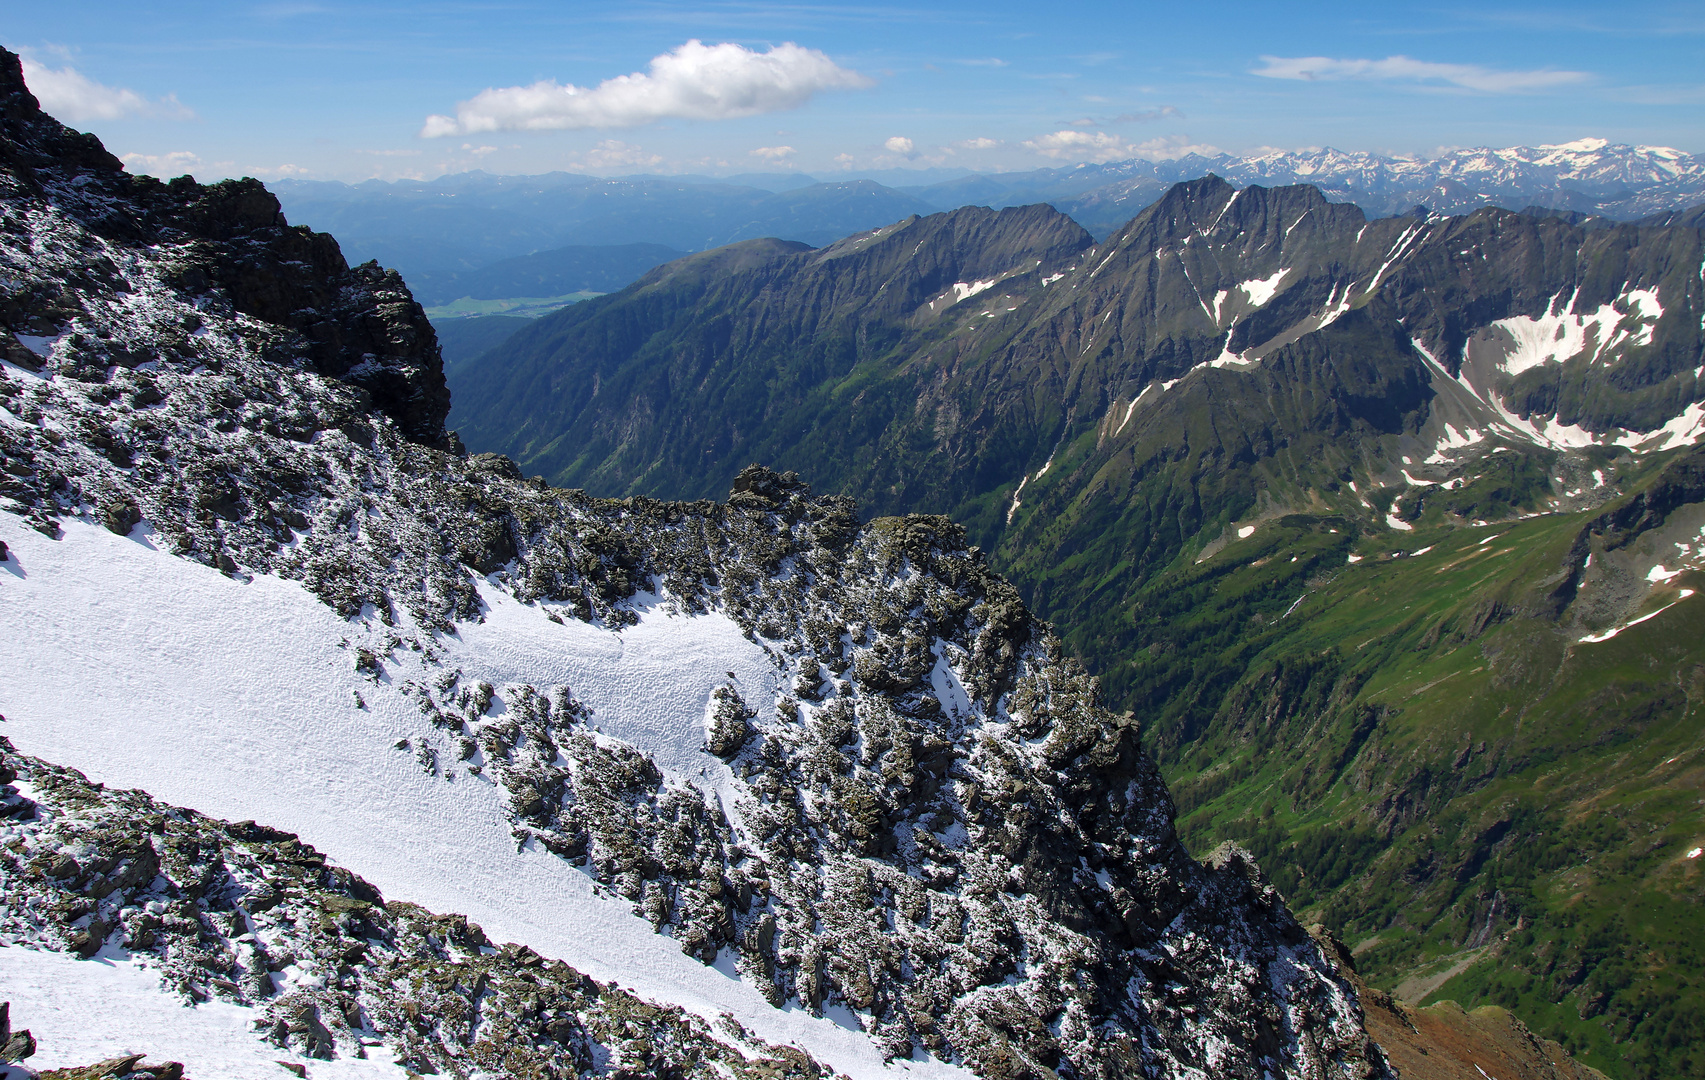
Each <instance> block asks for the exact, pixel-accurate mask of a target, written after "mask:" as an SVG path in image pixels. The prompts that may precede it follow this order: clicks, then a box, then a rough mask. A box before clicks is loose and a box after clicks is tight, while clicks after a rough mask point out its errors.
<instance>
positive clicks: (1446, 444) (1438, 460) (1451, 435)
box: [1426, 424, 1486, 465]
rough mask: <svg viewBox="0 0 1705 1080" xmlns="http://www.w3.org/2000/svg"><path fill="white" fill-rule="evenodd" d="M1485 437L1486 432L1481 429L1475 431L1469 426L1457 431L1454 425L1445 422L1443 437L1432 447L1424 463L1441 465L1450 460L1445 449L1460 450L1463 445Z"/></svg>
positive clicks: (1465, 445) (1472, 443) (1468, 444)
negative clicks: (1430, 454)
mask: <svg viewBox="0 0 1705 1080" xmlns="http://www.w3.org/2000/svg"><path fill="white" fill-rule="evenodd" d="M1485 438H1486V433H1485V432H1483V431H1476V430H1475V429H1474V428H1471V427H1464V429H1463V430H1462V431H1458V430H1456V427H1455V426H1454V425H1451V424H1446V425H1445V433H1444V437H1443V438H1441V439H1439V442H1438V445H1437V446H1435V447H1434V448H1433V453H1432V456H1431V457H1429V458H1427V461H1426V463H1427V464H1428V465H1442V464H1444V463H1445V462H1447V461H1449V460H1450V458H1449V457H1448V456H1447V455H1446V453H1445V451H1447V450H1461V449H1463V448H1464V447H1468V446H1473V445H1474V444H1475V443H1477V442H1482V441H1484V440H1485Z"/></svg>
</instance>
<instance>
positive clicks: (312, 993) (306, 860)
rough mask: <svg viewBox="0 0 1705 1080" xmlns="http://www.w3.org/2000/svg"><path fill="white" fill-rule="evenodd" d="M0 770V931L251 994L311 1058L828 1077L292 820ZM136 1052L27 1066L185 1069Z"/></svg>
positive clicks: (703, 1079) (1, 749) (8, 764)
mask: <svg viewBox="0 0 1705 1080" xmlns="http://www.w3.org/2000/svg"><path fill="white" fill-rule="evenodd" d="M0 776H4V777H6V779H7V781H8V782H7V783H6V784H4V785H0V817H3V818H4V819H5V820H6V825H5V826H3V828H4V830H5V837H6V839H5V849H4V851H3V852H0V933H4V934H5V935H6V937H7V938H8V939H9V940H10V941H12V942H14V943H16V944H15V945H14V947H19V946H22V945H28V946H31V947H36V948H46V949H54V950H67V951H73V952H77V953H79V954H81V955H92V954H93V952H94V951H95V950H96V949H98V948H100V947H102V946H103V945H106V944H108V943H110V944H112V945H114V946H117V947H120V948H122V949H124V950H126V951H127V952H128V954H129V956H130V960H131V962H132V963H136V962H137V961H138V960H140V961H141V962H142V963H143V964H144V965H146V966H149V967H152V968H153V969H154V970H155V972H156V973H157V974H158V975H159V977H160V980H161V983H162V985H163V987H164V988H165V989H166V990H167V991H168V992H171V993H175V994H176V995H178V996H180V997H181V998H183V999H184V1000H185V1001H186V1002H199V1001H209V1000H215V999H217V1000H222V1001H226V1002H231V1003H235V1004H239V1005H245V1006H249V1007H251V1008H252V1009H253V1014H254V1026H255V1027H256V1029H257V1036H258V1037H260V1038H263V1039H265V1040H267V1041H270V1042H271V1043H273V1044H274V1045H275V1046H277V1047H278V1048H280V1049H283V1050H288V1051H291V1052H292V1053H294V1054H296V1055H298V1056H300V1057H305V1058H307V1059H309V1060H310V1061H312V1060H314V1059H320V1060H331V1059H334V1058H365V1057H367V1050H368V1048H370V1047H373V1046H378V1045H385V1046H387V1047H389V1048H390V1049H391V1051H392V1053H393V1054H394V1056H395V1060H396V1061H397V1062H398V1063H399V1064H401V1065H402V1066H404V1067H405V1068H407V1069H409V1070H410V1071H412V1072H414V1073H417V1074H420V1073H425V1074H434V1073H436V1074H441V1075H449V1076H454V1077H468V1076H472V1075H483V1076H527V1077H538V1078H541V1080H544V1078H560V1077H583V1076H594V1075H597V1076H620V1077H636V1078H637V1077H641V1076H672V1077H679V1078H683V1080H685V1078H697V1080H710V1078H712V1077H725V1076H727V1075H729V1074H730V1073H732V1074H733V1075H735V1076H765V1077H774V1078H778V1080H780V1078H786V1080H817V1078H818V1077H821V1076H823V1075H825V1073H824V1070H823V1069H822V1068H821V1067H820V1066H819V1065H817V1064H816V1063H815V1062H814V1061H812V1060H811V1059H810V1058H809V1057H808V1056H806V1055H805V1054H803V1053H801V1052H800V1051H799V1050H797V1049H795V1048H793V1047H770V1046H766V1045H764V1044H762V1043H757V1042H755V1041H754V1040H752V1039H751V1038H750V1037H749V1036H747V1035H746V1034H745V1033H744V1032H741V1031H737V1030H733V1031H716V1030H713V1029H712V1027H711V1026H710V1025H709V1024H707V1023H706V1022H705V1021H704V1020H702V1019H700V1018H698V1017H696V1016H691V1015H689V1014H687V1013H684V1012H683V1011H681V1010H680V1009H678V1008H671V1007H667V1006H663V1007H660V1006H658V1005H655V1004H653V1003H649V1002H645V1001H642V1000H640V999H639V998H636V997H634V996H633V995H632V994H630V993H627V992H625V991H622V990H620V989H618V988H616V987H615V986H613V985H609V986H606V985H601V984H599V983H597V982H595V981H593V980H592V979H589V978H587V977H586V976H584V975H581V974H580V973H579V972H577V971H575V970H574V969H572V968H570V967H568V966H567V965H566V964H563V963H562V962H560V961H557V960H546V959H545V958H543V957H541V956H539V954H537V953H535V952H533V951H532V950H531V949H529V948H527V947H525V946H522V945H514V944H509V945H501V946H499V945H497V944H495V943H493V942H491V941H489V940H488V939H487V938H486V936H485V934H484V932H483V931H481V930H480V928H479V927H478V926H477V925H474V924H473V923H470V922H469V921H468V920H467V919H465V918H462V917H460V916H455V915H435V914H433V913H432V912H429V911H425V910H423V909H421V908H419V907H416V906H415V905H412V904H404V903H395V902H389V903H388V902H386V901H385V899H384V898H383V897H381V896H380V895H379V892H378V890H377V889H375V888H373V887H372V886H371V885H369V884H368V883H367V882H365V881H363V880H362V879H361V878H359V877H357V876H355V875H354V874H351V873H350V872H349V871H347V870H345V869H343V868H341V867H337V866H333V865H330V864H328V863H327V861H326V859H325V857H324V856H323V855H321V854H320V853H319V852H317V851H315V850H314V849H313V848H311V847H308V846H307V845H305V844H302V843H301V842H300V841H299V840H298V839H297V838H296V837H295V836H293V835H292V834H290V833H285V832H280V831H278V830H276V829H270V828H267V827H266V826H264V825H257V824H255V823H254V822H252V821H251V822H239V823H230V822H223V821H217V820H214V819H211V818H207V817H203V816H202V815H200V814H197V813H195V812H194V811H192V810H182V809H179V808H176V807H171V806H165V805H162V804H160V803H157V802H155V801H154V800H153V799H151V798H149V797H148V796H147V795H146V794H144V793H142V792H137V791H117V790H110V789H107V788H103V787H102V786H101V785H99V784H92V783H90V782H89V781H88V780H87V779H85V778H84V777H83V776H82V774H80V773H78V772H75V771H73V770H70V769H64V768H60V767H57V766H54V765H50V764H48V763H46V762H43V761H39V760H37V759H35V758H30V757H26V756H23V755H19V754H17V753H16V752H15V751H13V749H12V747H11V745H10V744H9V743H7V742H5V741H4V740H0ZM20 779H21V780H24V781H26V782H27V783H28V784H29V787H30V791H31V795H30V796H28V797H26V796H24V795H23V794H21V793H20V792H19V789H18V788H17V787H16V786H13V785H12V783H11V781H14V780H20ZM71 852H76V853H77V854H76V855H75V856H73V855H72V854H71ZM20 1035H21V1036H22V1037H23V1038H25V1039H27V1038H28V1033H27V1032H23V1033H20ZM8 1045H10V1044H8ZM142 1057H143V1055H140V1054H137V1055H134V1056H128V1057H123V1058H117V1059H113V1060H112V1061H107V1062H102V1063H101V1064H99V1065H95V1066H90V1067H88V1068H83V1069H65V1070H56V1071H54V1072H48V1073H42V1074H41V1075H42V1076H43V1077H50V1078H53V1080H85V1078H87V1080H98V1078H104V1077H133V1078H136V1080H143V1078H147V1080H177V1078H178V1077H181V1076H182V1075H183V1068H182V1066H180V1065H177V1064H176V1063H170V1064H164V1065H156V1066H145V1065H143V1064H141V1061H142ZM285 1067H286V1068H292V1066H291V1065H289V1064H286V1065H285ZM190 1068H191V1071H192V1072H193V1071H195V1069H196V1066H195V1063H194V1062H191V1063H190ZM294 1068H296V1069H300V1068H301V1066H300V1065H296V1066H294ZM202 1075H205V1073H202ZM298 1075H301V1073H298Z"/></svg>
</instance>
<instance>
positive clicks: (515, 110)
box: [420, 40, 875, 138]
mask: <svg viewBox="0 0 1705 1080" xmlns="http://www.w3.org/2000/svg"><path fill="white" fill-rule="evenodd" d="M872 85H875V84H874V83H873V82H872V81H871V80H870V79H868V78H866V77H865V76H863V75H860V74H859V73H858V72H856V71H852V70H849V69H847V68H843V67H841V66H840V65H838V64H836V63H835V62H834V61H833V60H830V59H829V58H828V56H826V55H824V54H823V53H821V52H819V51H818V50H816V49H806V48H802V47H800V46H798V45H795V44H793V43H792V42H788V43H786V44H783V45H777V46H775V47H774V48H772V49H770V50H769V51H768V52H763V53H759V52H754V51H752V50H751V49H747V48H745V47H743V46H740V45H735V44H731V43H725V44H721V45H706V44H704V43H703V42H700V41H698V40H693V41H689V42H687V43H686V44H685V45H682V46H681V47H680V48H678V49H676V50H675V51H673V52H667V53H664V54H662V55H661V56H656V57H653V58H652V60H651V70H650V73H649V74H647V73H645V72H635V73H634V74H632V75H618V76H617V77H615V78H613V79H605V80H604V81H603V82H601V83H599V84H598V85H597V86H595V87H583V86H574V85H572V84H563V83H559V82H556V81H555V80H552V79H547V80H543V81H540V82H536V83H534V84H533V85H531V86H510V87H505V88H503V89H492V90H482V91H480V92H479V93H478V94H475V95H474V96H473V97H472V98H470V99H468V100H467V101H464V102H462V103H461V104H459V105H457V106H456V115H455V116H441V115H433V116H429V117H427V118H426V124H425V126H424V127H422V128H421V129H420V134H421V135H422V136H424V137H426V138H435V137H438V136H443V135H469V134H473V133H475V132H481V131H559V130H577V129H581V128H621V127H637V126H639V125H641V124H649V123H651V122H653V121H656V120H662V119H666V118H671V117H673V118H679V119H685V120H726V119H729V118H731V117H738V116H755V115H757V114H759V113H767V112H777V111H780V110H782V109H795V108H798V107H799V106H801V105H803V104H805V103H806V102H807V101H809V100H810V99H811V97H812V96H813V95H815V94H818V93H820V92H822V91H825V90H851V89H857V88H860V87H866V86H872Z"/></svg>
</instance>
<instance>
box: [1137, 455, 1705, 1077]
mask: <svg viewBox="0 0 1705 1080" xmlns="http://www.w3.org/2000/svg"><path fill="white" fill-rule="evenodd" d="M1506 456H1511V455H1498V457H1506ZM1525 471H1526V470H1525V467H1523V466H1522V465H1520V464H1519V463H1513V464H1512V467H1511V468H1509V469H1507V470H1503V471H1502V472H1500V473H1494V474H1493V475H1491V476H1488V477H1485V478H1483V479H1485V486H1484V487H1483V488H1482V489H1481V490H1482V492H1483V493H1492V492H1496V491H1497V490H1498V488H1499V485H1500V484H1506V485H1507V484H1509V483H1510V482H1512V480H1513V481H1515V482H1518V483H1519V482H1521V481H1522V477H1523V475H1524V473H1525ZM1649 472H1650V471H1649V470H1648V480H1649V478H1650V477H1649ZM1469 490H1470V488H1469V487H1466V486H1465V487H1464V488H1463V489H1461V491H1460V492H1457V493H1454V494H1464V493H1467V492H1469ZM1475 497H1476V498H1480V499H1484V498H1486V497H1488V495H1487V494H1479V495H1476V496H1475ZM1491 497H1502V496H1491ZM1470 505H1472V504H1470ZM1479 505H1481V506H1484V505H1485V503H1484V502H1482V503H1480V504H1479ZM1462 516H1464V517H1466V516H1468V515H1467V514H1464V515H1462ZM1593 519H1594V515H1591V514H1577V515H1546V516H1542V517H1535V518H1529V519H1526V520H1522V521H1519V522H1509V521H1504V522H1500V523H1498V524H1495V525H1488V526H1485V527H1479V528H1476V527H1473V526H1462V525H1454V524H1449V523H1448V520H1447V519H1444V518H1443V516H1442V515H1440V516H1438V517H1434V516H1433V515H1431V514H1427V513H1423V514H1422V515H1421V516H1420V520H1419V524H1418V525H1417V527H1416V529H1415V531H1413V532H1412V533H1393V532H1391V531H1388V530H1379V531H1377V532H1362V531H1360V530H1359V528H1358V527H1357V525H1356V523H1355V522H1353V521H1350V520H1347V519H1344V518H1339V517H1332V516H1307V515H1291V516H1289V517H1282V518H1278V519H1275V520H1270V521H1267V522H1264V523H1262V524H1261V525H1260V526H1259V527H1258V528H1257V529H1256V531H1255V532H1254V533H1253V534H1252V535H1250V536H1248V537H1246V538H1243V539H1238V540H1234V541H1232V542H1231V543H1228V544H1227V545H1226V546H1225V547H1224V548H1222V549H1220V550H1218V551H1217V552H1215V553H1213V554H1212V555H1211V556H1210V557H1208V558H1206V559H1203V560H1202V561H1201V562H1197V561H1195V559H1193V558H1191V559H1181V560H1178V561H1177V562H1176V563H1174V564H1173V565H1172V566H1170V567H1168V568H1167V569H1166V570H1165V571H1163V572H1162V573H1160V574H1158V575H1155V577H1154V578H1153V579H1152V580H1151V582H1150V583H1149V584H1148V585H1147V586H1146V587H1145V588H1143V589H1142V590H1140V591H1139V592H1138V594H1137V596H1136V597H1135V599H1134V601H1133V602H1132V603H1131V604H1130V606H1129V608H1128V609H1127V612H1126V618H1128V619H1129V620H1130V621H1129V622H1128V623H1127V624H1126V625H1127V626H1129V627H1130V628H1131V632H1132V633H1133V637H1134V639H1135V640H1136V641H1138V642H1141V643H1142V646H1141V647H1140V648H1135V649H1132V650H1131V654H1130V655H1129V656H1127V657H1126V658H1125V659H1124V661H1123V663H1122V665H1121V666H1120V667H1119V669H1118V671H1119V673H1120V677H1121V678H1122V679H1123V680H1124V684H1123V685H1124V687H1125V688H1126V692H1127V693H1128V694H1130V695H1131V697H1132V698H1134V699H1135V700H1137V701H1139V702H1141V703H1142V704H1141V705H1139V708H1138V715H1140V716H1143V717H1144V718H1145V720H1146V721H1147V723H1148V735H1149V744H1150V746H1151V747H1153V749H1154V752H1155V753H1156V756H1157V759H1158V760H1159V761H1160V763H1161V765H1162V770H1163V772H1164V773H1165V775H1166V776H1167V778H1168V781H1169V783H1170V784H1171V785H1172V788H1173V791H1174V793H1175V798H1176V801H1177V805H1178V809H1179V829H1180V832H1181V834H1182V835H1183V836H1184V838H1185V840H1186V842H1187V843H1188V844H1189V845H1190V846H1191V847H1192V849H1193V850H1196V851H1198V852H1205V851H1207V850H1211V849H1212V848H1213V847H1214V846H1216V845H1217V844H1219V843H1220V842H1222V841H1224V840H1235V841H1237V842H1239V843H1241V844H1243V845H1244V846H1245V847H1247V848H1248V849H1249V850H1250V851H1251V852H1252V853H1253V854H1254V855H1255V856H1256V857H1257V859H1258V860H1259V862H1260V863H1261V865H1262V866H1263V867H1264V868H1265V869H1266V870H1267V872H1268V874H1269V875H1270V877H1271V878H1272V880H1273V882H1274V884H1275V885H1276V886H1277V887H1278V888H1279V889H1280V891H1281V892H1283V893H1284V894H1285V896H1286V897H1287V899H1288V900H1289V902H1290V903H1291V904H1292V905H1293V907H1295V908H1297V909H1298V910H1299V913H1300V914H1301V915H1302V916H1303V917H1304V918H1305V919H1319V920H1320V921H1323V922H1325V923H1327V924H1328V925H1329V926H1331V927H1332V928H1333V929H1334V930H1335V931H1336V932H1338V933H1339V934H1340V935H1341V936H1342V937H1343V938H1344V939H1345V940H1346V941H1349V942H1352V943H1363V944H1364V947H1363V948H1362V950H1361V952H1360V954H1359V958H1358V962H1359V964H1360V966H1361V968H1362V970H1363V972H1364V974H1366V975H1367V976H1368V977H1369V979H1370V980H1371V981H1373V982H1375V983H1376V984H1379V985H1383V986H1386V987H1388V988H1393V989H1395V988H1398V987H1400V986H1408V987H1411V988H1416V987H1419V988H1421V989H1426V984H1425V983H1423V982H1421V981H1419V980H1417V979H1416V978H1415V977H1416V976H1417V975H1419V974H1423V973H1426V972H1430V971H1435V970H1437V971H1440V972H1441V973H1443V972H1447V971H1448V970H1449V969H1451V968H1452V967H1453V966H1454V965H1455V963H1456V962H1458V961H1461V960H1473V959H1474V958H1476V957H1478V960H1477V961H1476V962H1474V963H1472V964H1470V965H1469V966H1468V967H1467V969H1466V970H1464V971H1461V972H1460V973H1458V974H1456V975H1455V976H1454V977H1452V978H1450V979H1449V980H1448V981H1446V982H1444V983H1443V985H1441V986H1436V987H1433V988H1432V989H1431V990H1430V992H1429V993H1427V994H1426V997H1425V1000H1428V1001H1431V1000H1442V999H1444V998H1451V999H1454V1000H1456V1001H1458V1002H1460V1003H1461V1004H1462V1005H1464V1006H1465V1007H1467V1008H1474V1007H1477V1006H1479V1005H1484V1004H1495V1005H1502V1006H1504V1007H1506V1008H1509V1009H1511V1010H1512V1011H1513V1012H1515V1013H1516V1014H1517V1015H1518V1016H1521V1017H1522V1018H1523V1019H1524V1020H1526V1021H1527V1022H1528V1023H1529V1024H1530V1025H1531V1026H1532V1027H1533V1028H1534V1029H1535V1030H1537V1031H1540V1032H1542V1033H1544V1034H1547V1035H1549V1036H1551V1037H1553V1038H1556V1039H1557V1040H1558V1041H1559V1042H1562V1043H1563V1044H1564V1045H1565V1046H1568V1047H1569V1048H1571V1049H1572V1050H1573V1051H1574V1052H1575V1053H1576V1054H1577V1055H1578V1056H1579V1057H1580V1058H1581V1060H1583V1061H1585V1062H1587V1063H1589V1064H1592V1065H1594V1066H1595V1067H1597V1068H1599V1069H1602V1070H1604V1071H1605V1072H1606V1073H1608V1074H1609V1075H1611V1076H1615V1077H1629V1078H1642V1080H1643V1078H1647V1077H1661V1076H1698V1075H1702V1073H1701V1068H1702V1065H1705V1055H1702V1054H1701V1053H1700V1050H1699V1047H1700V1046H1701V1045H1705V985H1702V984H1701V983H1702V981H1701V980H1700V978H1699V973H1700V972H1701V971H1705V904H1702V899H1705V865H1702V864H1705V858H1700V859H1688V858H1687V857H1686V853H1687V852H1688V851H1690V850H1691V849H1692V848H1693V847H1696V846H1698V845H1699V844H1700V843H1701V842H1702V838H1705V603H1701V602H1700V601H1699V600H1684V601H1682V602H1680V603H1678V604H1676V605H1675V606H1674V607H1672V608H1670V609H1667V610H1665V611H1664V613H1663V614H1662V615H1661V616H1659V617H1657V618H1654V619H1652V620H1649V621H1647V622H1643V623H1640V624H1639V625H1635V626H1630V627H1628V628H1627V629H1625V630H1623V631H1622V632H1621V633H1619V634H1618V635H1617V636H1615V637H1614V638H1611V639H1609V640H1605V641H1600V642H1584V641H1581V640H1578V639H1579V637H1580V636H1581V635H1580V631H1579V630H1574V631H1570V632H1568V633H1565V631H1564V628H1563V625H1562V624H1560V623H1559V622H1558V615H1559V603H1560V601H1559V599H1558V595H1557V594H1558V591H1559V582H1560V581H1562V580H1563V579H1564V578H1566V577H1567V573H1566V571H1567V568H1568V567H1569V566H1571V565H1572V563H1571V560H1572V559H1573V558H1577V557H1578V556H1579V549H1578V547H1577V544H1578V542H1579V537H1580V536H1581V535H1582V530H1583V529H1584V528H1586V527H1587V526H1588V525H1589V524H1590V523H1591V522H1592V521H1593ZM1429 521H1431V522H1433V524H1429ZM1333 530H1337V531H1336V532H1334V531H1333ZM1352 555H1354V556H1357V557H1359V561H1357V562H1351V561H1350V558H1351V556H1352ZM1293 560H1294V561H1293ZM1682 580H1683V581H1685V582H1688V583H1690V585H1691V587H1693V588H1695V589H1699V588H1701V587H1705V576H1701V578H1684V579H1682ZM1571 635H1573V636H1571Z"/></svg>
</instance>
